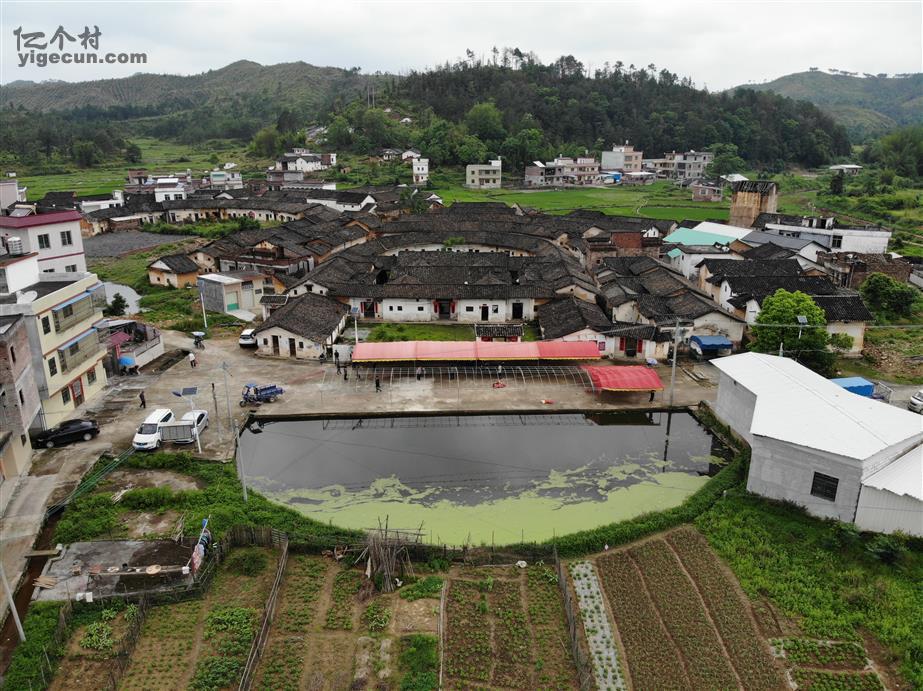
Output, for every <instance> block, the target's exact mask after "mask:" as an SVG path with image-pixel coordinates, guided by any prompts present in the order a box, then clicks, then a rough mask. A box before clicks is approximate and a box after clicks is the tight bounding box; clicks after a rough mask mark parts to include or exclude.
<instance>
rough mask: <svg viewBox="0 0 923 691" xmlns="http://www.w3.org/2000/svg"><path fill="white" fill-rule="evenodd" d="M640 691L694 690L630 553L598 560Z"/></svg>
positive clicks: (616, 553)
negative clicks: (647, 690) (653, 690)
mask: <svg viewBox="0 0 923 691" xmlns="http://www.w3.org/2000/svg"><path fill="white" fill-rule="evenodd" d="M596 568H597V569H598V571H599V575H600V578H601V580H602V584H603V590H604V591H605V593H606V597H607V598H608V600H609V606H610V608H611V609H612V615H613V617H614V618H615V623H616V628H617V630H618V634H619V637H620V638H621V641H622V645H623V646H624V648H625V656H626V662H627V666H628V672H629V675H630V677H631V682H632V686H633V687H634V688H636V689H665V688H677V687H679V688H690V683H689V680H688V679H687V678H686V673H685V671H684V670H683V664H682V662H681V661H680V658H679V655H678V654H677V652H676V648H675V647H674V645H673V643H672V641H671V640H670V638H669V636H668V635H667V631H666V629H665V628H664V627H663V624H662V623H661V622H660V615H659V614H658V613H657V610H656V609H655V608H654V605H653V603H652V602H651V598H650V597H649V596H648V594H647V591H646V589H645V587H644V581H643V580H642V578H641V574H640V572H639V571H638V569H637V568H636V567H635V565H634V563H633V562H632V560H631V558H630V557H629V556H628V553H627V552H615V553H613V554H607V555H605V556H602V557H599V558H598V559H597V560H596Z"/></svg>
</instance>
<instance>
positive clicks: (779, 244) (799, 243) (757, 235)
mask: <svg viewBox="0 0 923 691" xmlns="http://www.w3.org/2000/svg"><path fill="white" fill-rule="evenodd" d="M762 245H771V246H772V253H773V254H778V253H779V251H780V249H782V250H788V251H790V252H792V253H793V254H794V255H796V257H795V258H796V259H798V262H799V263H800V264H801V268H802V269H805V270H807V269H809V268H813V267H817V266H819V265H818V263H817V254H818V253H819V252H826V251H827V247H826V246H825V245H822V244H820V243H819V242H816V241H815V240H811V239H808V238H792V237H788V236H785V235H775V234H773V233H765V232H763V231H761V230H754V231H753V232H751V233H748V234H747V235H744V236H743V237H742V238H740V239H739V240H734V241H733V242H732V243H731V249H732V250H734V251H735V252H737V253H738V254H741V255H744V254H746V253H747V252H748V251H749V250H753V249H755V248H757V247H760V246H762ZM767 252H768V250H767ZM747 256H750V255H747ZM761 256H765V255H763V254H760V255H758V256H753V257H751V258H753V259H757V258H759V257H761Z"/></svg>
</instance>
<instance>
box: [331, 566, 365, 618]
mask: <svg viewBox="0 0 923 691" xmlns="http://www.w3.org/2000/svg"><path fill="white" fill-rule="evenodd" d="M361 586H362V574H360V573H359V572H358V571H355V570H353V569H344V570H343V571H340V573H338V574H337V575H336V578H334V579H333V594H332V597H331V601H330V608H329V609H328V610H327V621H326V623H325V624H324V628H325V629H347V630H349V629H352V628H353V603H354V602H355V597H356V593H358V592H359V588H360V587H361Z"/></svg>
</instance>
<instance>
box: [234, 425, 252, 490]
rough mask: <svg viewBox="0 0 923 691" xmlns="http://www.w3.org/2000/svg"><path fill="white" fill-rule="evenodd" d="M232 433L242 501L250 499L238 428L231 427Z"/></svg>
mask: <svg viewBox="0 0 923 691" xmlns="http://www.w3.org/2000/svg"><path fill="white" fill-rule="evenodd" d="M232 432H233V434H234V458H235V459H236V460H237V474H238V475H239V476H240V485H241V487H243V489H244V501H250V499H249V497H248V496H247V473H246V471H244V457H243V455H242V454H241V453H240V430H239V429H233V430H232Z"/></svg>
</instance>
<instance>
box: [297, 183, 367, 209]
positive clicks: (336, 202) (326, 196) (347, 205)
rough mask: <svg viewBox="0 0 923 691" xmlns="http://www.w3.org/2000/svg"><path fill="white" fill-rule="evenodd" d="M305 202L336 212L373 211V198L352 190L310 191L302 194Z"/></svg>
mask: <svg viewBox="0 0 923 691" xmlns="http://www.w3.org/2000/svg"><path fill="white" fill-rule="evenodd" d="M303 194H304V198H305V201H307V202H308V203H309V204H322V205H324V206H329V207H330V208H331V209H336V210H337V211H341V212H342V211H368V212H373V211H374V210H375V197H373V196H372V195H370V194H368V193H366V192H356V191H353V190H323V189H312V190H305V191H304V192H303Z"/></svg>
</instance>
